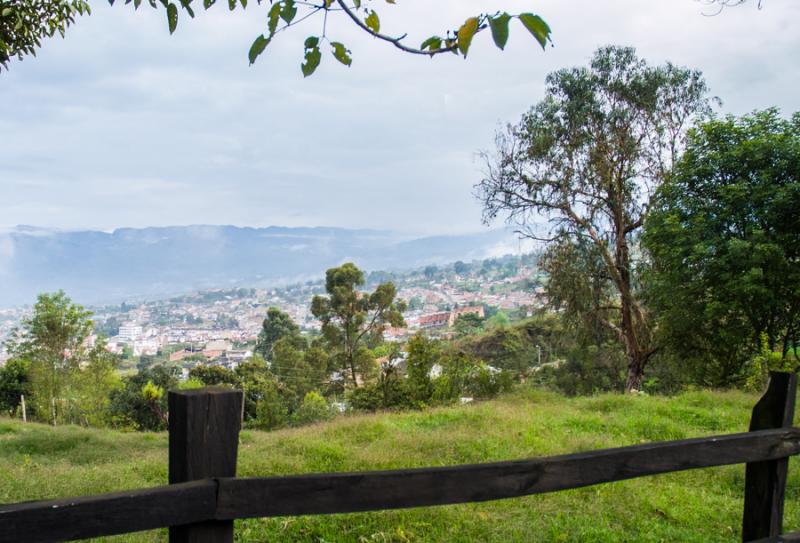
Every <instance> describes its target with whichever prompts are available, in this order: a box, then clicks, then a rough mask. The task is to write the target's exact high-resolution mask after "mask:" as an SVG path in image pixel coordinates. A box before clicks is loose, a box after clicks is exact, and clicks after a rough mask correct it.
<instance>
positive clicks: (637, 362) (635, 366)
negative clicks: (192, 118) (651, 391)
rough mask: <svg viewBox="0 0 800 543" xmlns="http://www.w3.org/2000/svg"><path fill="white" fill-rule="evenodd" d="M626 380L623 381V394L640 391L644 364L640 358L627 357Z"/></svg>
mask: <svg viewBox="0 0 800 543" xmlns="http://www.w3.org/2000/svg"><path fill="white" fill-rule="evenodd" d="M628 359H629V362H628V378H627V379H626V380H625V394H630V393H631V392H633V391H634V390H642V378H643V377H644V363H645V361H644V360H642V359H641V357H640V356H635V355H634V356H630V355H629V356H628Z"/></svg>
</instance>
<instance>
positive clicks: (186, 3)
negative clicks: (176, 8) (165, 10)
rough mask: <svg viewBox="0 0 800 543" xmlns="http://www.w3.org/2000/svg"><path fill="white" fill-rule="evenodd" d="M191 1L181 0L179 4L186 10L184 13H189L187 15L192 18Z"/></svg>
mask: <svg viewBox="0 0 800 543" xmlns="http://www.w3.org/2000/svg"><path fill="white" fill-rule="evenodd" d="M191 1H192V0H181V6H182V7H183V9H185V10H186V13H188V14H189V17H191V18H192V19H194V10H193V9H192V6H191Z"/></svg>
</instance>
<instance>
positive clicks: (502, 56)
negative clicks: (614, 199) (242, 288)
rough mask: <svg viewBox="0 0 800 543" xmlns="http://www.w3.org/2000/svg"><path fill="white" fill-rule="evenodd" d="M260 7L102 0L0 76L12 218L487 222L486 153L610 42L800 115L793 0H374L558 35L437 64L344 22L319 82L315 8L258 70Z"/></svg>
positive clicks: (2, 210) (424, 226) (410, 13)
mask: <svg viewBox="0 0 800 543" xmlns="http://www.w3.org/2000/svg"><path fill="white" fill-rule="evenodd" d="M145 4H146V2H145ZM250 4H251V5H250V6H249V7H248V9H247V11H246V12H243V11H241V10H239V11H236V12H233V13H231V12H229V11H228V10H227V7H226V5H227V2H223V1H220V2H218V5H216V6H214V7H213V8H212V9H211V10H210V11H209V12H204V13H199V14H198V17H197V18H196V19H195V20H192V21H190V20H188V18H186V17H185V16H184V17H182V18H181V21H180V24H179V25H178V30H177V32H176V33H175V34H174V35H173V36H169V34H168V32H167V28H166V21H165V17H164V12H163V11H158V12H156V11H154V10H152V9H150V8H149V7H148V8H145V7H142V8H141V9H140V10H139V11H138V12H136V13H134V11H133V9H132V7H131V6H124V5H122V3H121V2H119V5H117V6H115V7H113V8H112V7H109V6H108V3H107V2H106V1H105V0H96V1H92V8H93V14H92V15H91V16H90V17H84V18H81V19H79V20H78V22H77V24H76V25H75V26H74V27H72V28H71V29H70V30H69V31H68V33H67V37H66V39H64V40H62V39H60V38H58V39H53V40H50V41H47V42H46V43H45V46H44V47H43V49H42V50H41V52H40V53H39V56H38V57H36V58H32V57H31V58H26V59H25V60H24V61H22V62H16V61H14V62H12V64H11V70H10V71H9V72H3V73H0V134H2V144H0V227H7V226H12V225H16V224H31V225H38V226H46V227H57V228H65V229H85V228H91V229H104V230H109V229H113V228H116V227H121V226H135V227H139V226H157V225H177V224H198V223H202V224H234V225H241V226H268V225H287V226H301V225H306V226H323V225H324V226H342V227H368V228H381V229H384V228H386V229H394V230H398V231H404V232H408V233H413V234H435V233H455V232H466V231H477V230H480V229H481V228H482V226H481V222H480V207H479V206H478V204H477V203H476V202H475V201H474V198H473V196H472V186H473V185H474V184H475V183H476V182H477V181H479V180H480V177H481V174H480V163H479V162H478V161H477V160H476V158H475V154H476V152H477V151H479V150H481V149H488V148H491V145H492V141H493V134H494V131H495V129H496V128H497V127H498V126H499V124H500V123H505V122H509V121H516V120H517V119H518V118H519V116H520V115H521V114H522V113H523V112H524V111H526V110H527V109H528V108H529V107H530V106H531V105H532V104H534V103H535V102H537V101H538V100H540V99H541V98H542V93H543V81H544V78H545V75H546V74H547V73H549V72H551V71H553V70H555V69H558V68H561V67H566V66H574V65H583V64H586V62H587V60H588V58H589V57H590V56H591V54H592V52H593V51H594V50H595V49H596V48H597V47H598V46H601V45H605V44H621V45H632V46H635V47H636V48H637V49H638V51H639V53H640V55H641V56H643V57H645V58H646V59H647V60H648V61H650V62H652V63H661V62H664V61H666V60H670V61H673V62H675V63H677V64H682V65H685V66H689V67H693V68H699V69H701V70H702V71H703V72H704V73H705V75H706V78H707V80H708V83H709V85H710V87H711V90H712V92H713V94H715V95H717V96H719V97H720V98H721V99H722V100H723V102H724V104H723V106H722V108H721V111H722V112H723V113H736V114H740V113H744V112H747V111H751V110H753V109H757V108H765V107H769V106H773V105H775V106H778V107H780V108H781V109H782V110H783V111H784V113H787V114H788V113H790V112H793V111H797V110H800V92H798V88H800V60H798V58H800V57H799V54H800V2H798V1H797V0H765V1H764V6H763V9H761V10H759V9H757V6H756V2H755V0H751V1H750V2H749V3H747V4H746V5H744V6H741V7H736V8H730V9H727V10H725V11H724V12H723V13H721V14H720V15H718V16H716V17H707V16H704V15H703V13H704V12H709V8H707V7H704V6H703V5H702V4H701V3H700V2H697V1H695V0H647V1H643V0H613V1H612V0H609V1H598V0H572V1H566V0H540V1H533V2H531V1H530V0H526V1H525V2H522V1H513V0H492V1H489V0H437V1H436V2H431V1H430V0H427V1H426V0H401V1H398V3H397V5H396V6H390V5H388V4H387V5H384V4H383V3H380V4H377V3H376V7H378V8H379V10H380V14H381V18H382V22H383V30H385V31H386V32H389V33H397V34H399V33H403V32H406V31H407V32H409V34H410V36H409V41H410V42H411V43H413V44H417V43H418V42H419V41H421V39H422V38H424V37H426V36H427V35H430V34H431V33H435V32H439V31H441V30H443V29H445V28H450V27H453V26H457V23H459V22H460V21H463V20H464V18H465V17H467V16H469V15H472V14H474V13H476V12H479V11H487V10H491V11H493V10H494V9H504V10H507V11H510V12H519V11H528V10H530V11H535V12H537V13H538V14H540V15H541V16H542V17H543V18H545V19H546V20H547V21H548V22H549V23H550V26H551V27H552V29H553V40H554V42H555V47H553V48H549V49H548V50H547V51H546V52H542V50H541V49H540V48H538V46H536V45H535V44H534V42H533V40H532V38H531V37H530V35H528V34H527V32H526V31H525V30H524V29H523V28H522V27H521V26H519V25H513V24H512V32H511V39H510V43H509V46H508V47H507V49H506V51H505V52H500V51H499V50H497V49H496V48H495V47H494V45H493V44H492V42H491V37H490V35H489V34H488V33H484V34H482V35H479V36H477V37H476V39H475V42H474V43H473V49H472V51H471V52H470V58H469V59H468V60H467V61H464V60H463V59H459V58H456V57H454V56H450V55H447V56H446V57H441V58H436V59H427V58H424V57H416V56H409V55H404V54H403V53H401V52H399V51H397V50H395V49H394V48H392V47H391V46H390V45H388V44H384V43H379V42H375V41H373V40H372V39H370V38H369V37H367V36H366V35H364V34H362V33H360V32H359V31H357V30H355V29H353V28H352V25H351V24H349V23H348V22H347V21H346V20H344V19H343V18H341V17H335V18H332V20H331V21H329V25H328V34H329V36H331V37H332V38H334V39H338V40H339V41H343V42H344V43H346V44H347V45H348V46H349V47H350V48H351V50H352V52H353V58H354V60H353V65H352V67H351V68H349V69H348V68H345V67H343V66H341V65H339V64H338V63H337V62H336V61H335V60H334V59H333V58H332V57H331V56H329V55H326V56H325V57H324V58H323V62H322V65H321V67H320V68H319V70H318V71H317V73H316V74H315V75H314V76H313V77H311V78H308V79H305V80H304V79H303V77H302V75H301V73H300V69H299V65H300V62H301V57H302V41H303V39H304V38H305V36H307V35H309V34H318V33H319V31H320V26H321V21H320V20H319V19H318V18H316V19H311V20H309V21H308V22H307V23H305V24H304V25H303V26H300V27H298V28H296V29H295V31H294V32H292V31H289V32H287V33H285V34H283V35H281V36H280V39H277V40H276V41H275V42H274V43H273V44H271V45H270V46H269V47H268V49H267V51H266V52H265V53H264V54H263V55H262V57H261V58H260V59H259V60H258V62H257V64H256V65H255V66H252V67H248V64H247V51H248V49H249V46H250V44H251V42H252V41H253V39H254V37H255V36H257V35H258V34H260V33H261V32H262V31H263V26H264V21H265V12H266V9H267V7H268V6H269V4H268V3H266V7H265V6H257V5H255V2H251V3H250ZM430 6H436V11H435V13H431V7H430ZM198 9H199V8H198ZM199 11H202V10H201V9H199Z"/></svg>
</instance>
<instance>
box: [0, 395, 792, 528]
mask: <svg viewBox="0 0 800 543" xmlns="http://www.w3.org/2000/svg"><path fill="white" fill-rule="evenodd" d="M756 400H757V398H756V397H755V396H753V395H747V394H743V393H737V392H726V393H718V392H693V393H686V394H683V395H680V396H678V397H675V398H660V397H624V396H618V395H601V396H596V397H591V398H576V399H568V398H563V397H561V396H557V395H554V394H550V393H544V392H540V391H535V390H529V389H524V390H519V391H517V392H515V393H514V394H512V395H509V396H506V397H503V398H500V399H498V400H496V401H492V402H486V403H482V404H476V405H467V406H462V407H453V408H443V409H435V410H431V411H426V412H414V413H401V414H380V415H374V416H357V417H348V418H341V419H339V420H336V421H334V422H332V423H328V424H322V425H318V426H314V427H307V428H301V429H297V430H285V431H279V432H272V433H262V432H253V431H245V432H243V434H242V439H241V445H240V454H239V475H242V476H255V475H277V474H290V473H304V472H321V471H350V470H366V469H392V468H400V467H421V466H441V465H450V464H457V463H469V462H486V461H496V460H509V459H515V458H525V457H532V456H542V455H551V454H561V453H567V452H574V451H581V450H590V449H597V448H604V447H612V446H622V445H630V444H636V443H640V442H645V441H658V440H669V439H680V438H686V437H695V436H702V435H712V434H722V433H730V432H738V431H744V430H746V428H747V424H748V420H749V413H750V409H751V407H752V406H753V404H754V403H755V401H756ZM166 444H167V440H166V435H164V434H130V433H128V434H124V433H119V432H113V431H107V430H85V429H81V428H76V427H64V428H56V429H52V428H49V427H47V426H41V425H35V424H29V425H22V424H21V423H19V422H16V421H8V420H7V419H5V420H0V502H16V501H22V500H31V499H44V498H52V497H58V496H73V495H81V494H93V493H100V492H107V491H113V490H118V489H121V488H123V487H124V488H135V487H143V486H153V485H160V484H164V483H165V481H166V476H167V471H166V470H167V454H166ZM794 466H795V465H794V464H793V466H792V467H793V468H794ZM743 484H744V466H728V467H722V468H712V469H706V470H695V471H689V472H682V473H674V474H668V475H662V476H657V477H649V478H643V479H636V480H632V481H627V482H622V483H615V484H609V485H600V486H596V487H589V488H584V489H579V490H574V491H569V492H560V493H555V494H547V495H541V496H532V497H527V498H518V499H510V500H502V501H496V502H488V503H480V504H468V505H457V506H444V507H431V508H421V509H414V510H400V511H387V512H379V513H364V514H353V515H336V516H327V517H324V516H317V517H304V518H289V519H271V520H248V521H245V522H241V523H239V524H238V525H237V533H238V536H239V540H240V541H272V542H278V541H281V542H282V541H303V542H354V541H359V542H360V541H364V542H373V541H379V542H406V541H425V542H428V541H434V542H442V543H444V542H465V543H466V542H473V541H493V542H503V543H509V542H517V541H518V542H529V541H547V542H550V541H570V542H572V541H587V542H588V541H654V542H655V541H698V542H699V541H703V542H707V541H736V540H738V538H739V535H738V534H739V526H740V522H741V510H742V488H743ZM799 489H800V477H798V474H797V471H796V469H791V470H790V479H789V486H788V488H787V503H786V517H785V518H786V521H785V527H786V529H787V530H791V529H797V528H798V527H800V493H798V490H799ZM108 540H109V541H112V540H113V541H166V535H165V533H164V532H163V531H160V532H147V533H142V534H133V535H128V536H121V537H117V538H109V539H108Z"/></svg>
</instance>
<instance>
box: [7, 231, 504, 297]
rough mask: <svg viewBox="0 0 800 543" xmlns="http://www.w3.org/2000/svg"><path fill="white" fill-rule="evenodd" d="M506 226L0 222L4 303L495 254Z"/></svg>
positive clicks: (277, 280) (271, 280) (154, 292)
mask: <svg viewBox="0 0 800 543" xmlns="http://www.w3.org/2000/svg"><path fill="white" fill-rule="evenodd" d="M515 239H516V238H515V236H514V234H513V233H512V232H510V231H509V230H491V231H485V232H481V233H477V234H464V235H452V236H431V237H421V238H413V237H410V236H404V235H402V234H398V233H395V232H387V231H379V230H351V229H345V228H329V227H299V228H293V227H281V226H270V227H266V228H249V227H236V226H211V225H192V226H169V227H149V228H119V229H117V230H114V231H113V232H99V231H91V230H88V231H59V230H48V229H44V228H37V227H32V226H18V227H16V228H13V229H11V230H8V231H5V232H2V231H0V307H7V306H11V305H18V304H25V303H32V302H33V301H34V300H35V298H36V295H37V294H38V293H40V292H45V291H54V290H58V289H64V290H65V291H66V292H67V293H68V294H69V295H70V296H71V297H72V298H73V299H75V300H76V301H79V302H81V303H84V304H96V303H111V302H118V301H122V300H125V299H132V298H139V297H155V296H166V295H172V294H179V293H183V292H188V291H191V290H196V289H201V288H211V287H230V286H260V285H278V284H284V283H287V282H294V281H298V280H306V279H310V278H319V277H321V276H322V274H323V273H324V271H325V270H326V269H327V268H329V267H332V266H335V265H338V264H340V263H342V262H345V261H348V260H350V261H353V262H355V263H356V264H357V265H358V266H360V267H361V268H363V269H366V270H392V269H409V268H414V267H419V266H424V265H427V264H442V263H447V262H453V261H455V260H459V259H460V260H472V259H479V258H486V257H489V256H499V255H501V254H506V253H508V252H512V251H513V250H514V248H515V247H516V241H515Z"/></svg>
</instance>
